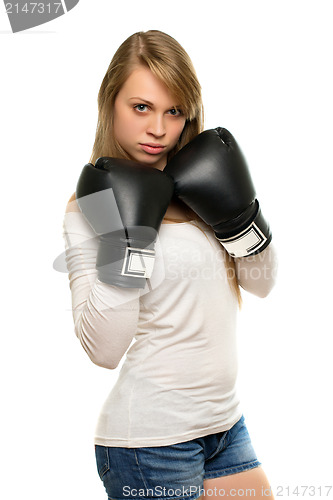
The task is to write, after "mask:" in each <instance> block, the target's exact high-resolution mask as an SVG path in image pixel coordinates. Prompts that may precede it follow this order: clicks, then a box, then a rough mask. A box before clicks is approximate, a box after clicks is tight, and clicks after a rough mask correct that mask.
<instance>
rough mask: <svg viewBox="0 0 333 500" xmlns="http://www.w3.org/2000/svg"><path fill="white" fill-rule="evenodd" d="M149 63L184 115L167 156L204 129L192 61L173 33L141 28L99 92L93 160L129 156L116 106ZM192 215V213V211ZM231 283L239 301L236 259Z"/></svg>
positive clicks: (115, 58) (120, 50) (123, 46)
mask: <svg viewBox="0 0 333 500" xmlns="http://www.w3.org/2000/svg"><path fill="white" fill-rule="evenodd" d="M140 65H141V66H145V67H148V68H149V69H150V70H151V71H152V73H153V74H154V75H155V76H156V77H157V78H159V80H160V81H162V82H163V83H164V84H165V85H166V86H167V87H168V89H169V91H170V93H171V94H173V95H174V97H175V98H176V99H177V103H179V104H180V107H181V110H182V112H183V113H184V115H185V118H186V122H185V126H184V129H183V131H182V133H181V135H180V138H179V140H178V142H177V144H176V146H175V148H174V149H173V150H172V151H170V153H169V156H168V160H170V158H171V157H172V156H173V155H175V154H176V153H177V151H179V150H180V149H181V148H182V147H183V146H185V144H187V143H188V142H190V141H191V140H192V139H194V137H196V136H197V135H198V134H200V133H201V132H202V131H203V123H204V108H203V104H202V97H201V86H200V83H199V81H198V78H197V75H196V72H195V69H194V67H193V64H192V61H191V59H190V57H189V55H188V54H187V52H186V51H185V50H184V49H183V47H182V46H181V45H180V44H179V43H178V42H177V41H176V40H175V39H174V38H172V37H171V36H170V35H167V34H166V33H163V32H162V31H158V30H150V31H146V32H143V31H140V32H138V33H134V34H133V35H131V36H130V37H128V38H127V39H126V40H125V41H124V42H123V43H122V44H121V45H120V47H119V48H118V50H117V51H116V53H115V54H114V56H113V58H112V60H111V62H110V65H109V67H108V69H107V72H106V74H105V76H104V78H103V81H102V84H101V87H100V90H99V93H98V122H97V129H96V136H95V142H94V146H93V150H92V154H91V157H90V160H89V161H90V162H91V163H95V162H96V160H97V158H99V157H101V156H111V157H115V158H127V159H130V158H129V155H128V154H127V153H126V151H125V150H124V149H123V148H122V147H121V145H120V144H119V142H118V141H117V140H116V138H115V136H114V133H113V110H114V102H115V99H116V96H117V94H118V92H119V91H120V89H121V87H122V85H123V84H124V83H125V81H126V80H127V78H128V77H129V76H130V74H131V73H132V71H133V70H134V69H135V67H137V66H140ZM191 216H192V218H193V213H191ZM225 262H226V268H227V272H228V274H229V276H230V279H229V283H230V286H231V288H232V289H233V290H234V291H235V293H236V295H237V298H238V302H239V304H240V303H241V296H240V290H239V286H238V283H237V278H236V273H235V265H234V261H233V259H225Z"/></svg>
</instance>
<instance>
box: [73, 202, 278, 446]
mask: <svg viewBox="0 0 333 500" xmlns="http://www.w3.org/2000/svg"><path fill="white" fill-rule="evenodd" d="M64 238H65V245H66V255H67V258H66V260H67V267H68V271H69V280H70V288H71V294H72V305H73V319H74V325H75V333H76V335H77V337H78V338H79V339H80V341H81V344H82V346H83V348H84V349H85V351H86V352H87V354H88V355H89V357H90V359H91V360H92V361H93V362H94V363H96V364H97V365H100V366H103V367H106V368H110V369H112V368H115V367H116V366H117V365H118V364H119V361H120V360H121V359H122V358H123V356H124V354H125V353H126V357H125V360H124V363H123V365H122V367H121V370H120V373H119V377H118V380H117V382H116V383H115V385H114V387H113V388H112V390H111V392H110V394H109V396H108V398H107V399H106V401H105V403H104V406H103V408H102V410H101V413H100V417H99V421H98V424H97V428H96V434H95V443H96V444H99V445H104V446H122V447H143V446H163V445H170V444H175V443H179V442H183V441H187V440H190V439H194V438H197V437H201V436H205V435H207V434H211V433H216V432H222V431H224V430H228V429H229V428H230V427H232V425H234V423H235V422H237V420H238V419H239V418H240V417H241V414H242V411H241V409H240V403H239V400H238V396H237V393H236V378H237V352H236V319H237V312H238V302H237V297H236V295H235V293H234V292H233V291H232V289H231V287H230V284H229V281H228V278H227V272H226V267H225V258H226V253H225V251H224V249H223V248H222V247H221V244H220V243H219V242H218V241H217V240H216V238H215V236H214V233H213V232H212V230H211V229H210V228H208V227H207V226H206V225H205V224H204V223H201V222H197V221H191V222H184V223H174V224H162V225H161V228H160V231H159V238H158V241H157V245H156V250H157V252H156V253H157V257H156V263H155V267H154V274H153V277H152V279H151V282H150V283H148V285H147V287H146V288H145V289H144V290H138V289H126V288H120V287H114V286H111V285H107V284H105V283H102V282H101V281H99V279H98V277H97V271H96V270H95V263H96V256H97V249H98V240H97V238H96V234H95V233H94V231H93V230H92V228H91V227H90V225H89V224H88V223H87V222H86V220H85V218H84V216H83V215H82V213H81V212H80V211H73V212H67V213H66V214H65V219H64ZM235 264H236V271H237V276H238V281H239V284H240V285H241V286H242V287H243V288H245V289H247V290H249V291H250V292H251V293H254V294H256V295H258V296H261V297H264V296H266V295H267V294H268V293H269V291H270V290H271V288H272V287H273V285H274V275H275V268H276V258H275V252H274V249H273V247H272V244H270V245H269V246H268V247H267V248H266V249H265V250H264V251H263V252H261V253H260V254H258V255H257V256H252V257H247V258H240V259H235ZM254 267H255V269H256V272H255V273H251V270H253V269H254ZM254 275H255V278H253V276H254ZM133 339H134V342H133V343H132V340H133ZM131 343H132V345H131ZM129 346H130V348H129ZM126 351H127V352H126Z"/></svg>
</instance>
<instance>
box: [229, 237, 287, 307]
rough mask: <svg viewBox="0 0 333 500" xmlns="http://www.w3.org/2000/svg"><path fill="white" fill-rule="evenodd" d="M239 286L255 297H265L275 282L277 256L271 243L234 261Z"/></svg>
mask: <svg viewBox="0 0 333 500" xmlns="http://www.w3.org/2000/svg"><path fill="white" fill-rule="evenodd" d="M234 262H235V269H236V276H237V281H238V283H239V285H240V286H241V287H242V288H243V289H244V290H246V291H247V292H249V293H252V294H254V295H256V296H257V297H261V298H264V297H267V295H268V294H269V293H270V291H271V290H272V288H273V287H274V285H275V281H276V272H277V266H278V263H277V256H276V251H275V248H274V246H273V245H272V243H270V244H269V245H268V246H267V247H266V248H265V250H263V251H262V252H260V253H258V254H254V255H250V256H249V257H239V258H236V259H234Z"/></svg>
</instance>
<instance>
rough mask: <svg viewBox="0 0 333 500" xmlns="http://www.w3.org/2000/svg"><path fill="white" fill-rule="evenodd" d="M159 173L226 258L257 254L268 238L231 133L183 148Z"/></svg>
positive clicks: (219, 132) (216, 132) (211, 134)
mask: <svg viewBox="0 0 333 500" xmlns="http://www.w3.org/2000/svg"><path fill="white" fill-rule="evenodd" d="M164 172H166V173H167V174H169V175H170V176H171V177H172V178H173V180H174V182H175V194H176V195H177V196H178V197H179V198H180V199H181V200H182V201H183V202H184V203H186V205H188V206H189V207H190V208H191V209H192V210H193V211H194V212H196V213H197V214H198V215H199V216H200V217H201V218H202V220H203V221H204V222H206V224H208V225H210V226H212V228H213V230H214V232H215V235H216V237H217V238H218V240H219V241H220V242H221V244H222V245H223V246H224V248H225V249H226V250H227V252H228V253H229V254H230V255H231V256H232V257H246V256H249V255H252V254H255V253H259V252H262V250H264V249H265V248H266V247H267V245H268V244H269V243H270V241H271V239H272V234H271V231H270V228H269V225H268V224H267V222H266V220H265V219H264V217H263V215H262V213H261V209H260V206H259V202H258V200H257V199H256V192H255V189H254V186H253V182H252V179H251V176H250V172H249V169H248V166H247V164H246V161H245V158H244V156H243V154H242V152H241V150H240V148H239V146H238V144H237V142H236V141H235V139H234V137H233V136H232V135H231V133H230V132H229V131H228V130H226V129H225V128H221V127H218V128H216V129H212V130H206V131H205V132H202V133H201V134H199V135H197V136H196V137H195V138H194V139H193V140H192V141H191V142H189V143H188V144H186V145H185V146H184V147H183V148H182V149H181V150H180V151H179V152H178V153H177V154H176V155H175V156H174V157H173V158H172V159H171V161H170V162H169V163H168V164H167V166H166V167H165V169H164Z"/></svg>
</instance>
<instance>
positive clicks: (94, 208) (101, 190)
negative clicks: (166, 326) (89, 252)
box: [76, 157, 173, 288]
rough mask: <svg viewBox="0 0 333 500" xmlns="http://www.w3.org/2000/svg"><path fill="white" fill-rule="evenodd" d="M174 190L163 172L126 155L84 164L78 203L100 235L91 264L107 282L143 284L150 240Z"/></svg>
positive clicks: (149, 267)
mask: <svg viewBox="0 0 333 500" xmlns="http://www.w3.org/2000/svg"><path fill="white" fill-rule="evenodd" d="M172 194H173V181H172V179H171V178H170V177H169V176H168V175H167V174H166V173H165V172H162V171H160V170H157V169H154V168H152V167H148V166H145V165H142V164H140V163H136V162H133V161H130V160H125V159H116V158H109V157H102V158H99V159H98V160H97V161H96V164H95V166H94V165H92V164H91V163H88V164H87V165H85V166H84V168H83V170H82V173H81V175H80V178H79V180H78V183H77V186H76V199H77V203H78V205H79V207H80V209H81V211H82V213H83V215H84V216H85V218H86V219H87V221H88V222H89V224H90V225H91V227H92V228H93V230H94V231H95V233H96V234H97V235H98V237H99V247H98V253H97V262H96V269H97V270H98V277H99V279H100V281H102V282H104V283H108V284H110V285H115V286H121V287H128V288H144V287H145V285H146V280H147V278H150V276H151V273H152V271H153V266H154V260H155V250H154V246H155V241H156V238H157V233H158V230H159V228H160V225H161V222H162V219H163V217H164V214H165V212H166V209H167V207H168V204H169V202H170V199H171V197H172Z"/></svg>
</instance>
